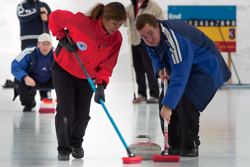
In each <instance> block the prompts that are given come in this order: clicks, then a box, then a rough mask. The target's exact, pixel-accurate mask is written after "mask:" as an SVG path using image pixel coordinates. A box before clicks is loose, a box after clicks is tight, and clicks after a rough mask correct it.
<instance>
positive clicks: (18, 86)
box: [13, 78, 54, 106]
mask: <svg viewBox="0 0 250 167" xmlns="http://www.w3.org/2000/svg"><path fill="white" fill-rule="evenodd" d="M50 89H54V87H53V82H52V79H50V80H49V81H47V82H44V83H38V82H36V86H34V87H31V86H27V85H26V84H25V83H23V82H20V81H18V80H17V79H16V78H15V79H14V92H15V96H14V99H13V100H15V98H16V97H17V96H18V95H19V96H20V101H21V104H22V105H23V106H27V105H30V104H31V103H32V102H33V101H34V100H35V95H36V91H37V90H43V92H42V93H41V92H40V96H41V100H42V99H43V98H46V97H47V91H48V90H50Z"/></svg>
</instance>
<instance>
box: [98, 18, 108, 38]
mask: <svg viewBox="0 0 250 167" xmlns="http://www.w3.org/2000/svg"><path fill="white" fill-rule="evenodd" d="M102 18H103V17H100V18H99V20H98V24H99V27H100V30H101V34H102V35H104V36H110V35H111V34H109V33H108V32H107V31H106V30H105V29H104V28H103V26H102Z"/></svg>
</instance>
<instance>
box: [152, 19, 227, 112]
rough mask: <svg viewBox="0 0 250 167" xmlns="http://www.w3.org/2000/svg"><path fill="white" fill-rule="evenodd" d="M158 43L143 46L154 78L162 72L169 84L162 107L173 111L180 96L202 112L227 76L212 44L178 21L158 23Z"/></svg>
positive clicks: (220, 56) (218, 54)
mask: <svg viewBox="0 0 250 167" xmlns="http://www.w3.org/2000/svg"><path fill="white" fill-rule="evenodd" d="M158 23H159V24H160V30H161V41H160V44H159V45H158V46H157V47H149V46H147V49H148V52H149V55H150V57H151V58H152V63H153V68H154V72H155V74H156V73H157V72H158V70H160V69H163V68H165V69H166V70H167V71H168V73H169V74H170V78H169V81H170V84H169V85H168V89H167V92H166V94H165V97H164V98H163V101H162V104H164V105H166V106H169V107H170V108H172V109H175V107H176V106H177V104H178V102H179V100H180V98H181V96H182V94H183V93H185V95H186V96H187V97H188V98H189V99H190V101H191V102H192V103H193V104H194V106H196V108H197V109H198V110H199V111H203V110H204V109H205V108H206V106H207V105H208V103H209V102H210V101H211V100H212V98H213V96H214V95H215V93H216V91H217V90H218V88H219V87H220V86H221V85H223V84H224V83H225V82H226V81H228V80H229V78H230V77H231V72H230V70H229V68H228V66H227V64H226V63H225V61H224V59H223V57H222V55H221V53H220V52H219V50H218V49H217V47H216V45H215V44H214V43H213V41H212V40H211V39H210V38H208V37H207V36H206V35H205V34H204V33H203V32H202V31H200V30H199V29H197V28H195V27H193V26H191V25H189V24H188V23H186V22H184V21H181V20H164V21H158Z"/></svg>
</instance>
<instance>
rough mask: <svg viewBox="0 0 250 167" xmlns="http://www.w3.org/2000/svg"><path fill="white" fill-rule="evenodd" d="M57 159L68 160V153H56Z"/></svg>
mask: <svg viewBox="0 0 250 167" xmlns="http://www.w3.org/2000/svg"><path fill="white" fill-rule="evenodd" d="M57 159H58V161H68V160H69V154H60V153H59V154H58V156H57Z"/></svg>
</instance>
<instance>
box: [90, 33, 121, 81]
mask: <svg viewBox="0 0 250 167" xmlns="http://www.w3.org/2000/svg"><path fill="white" fill-rule="evenodd" d="M119 34H120V33H119ZM121 44H122V36H121V35H120V37H118V40H117V43H116V44H115V45H114V47H113V49H112V50H111V51H110V53H109V56H108V58H107V59H105V60H103V61H102V62H101V63H100V64H99V66H98V67H99V68H100V70H99V71H98V72H97V74H96V79H95V82H96V84H102V81H105V82H106V83H107V85H108V83H109V77H111V75H112V73H113V69H114V67H115V65H116V63H117V59H118V55H119V51H120V48H121Z"/></svg>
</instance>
